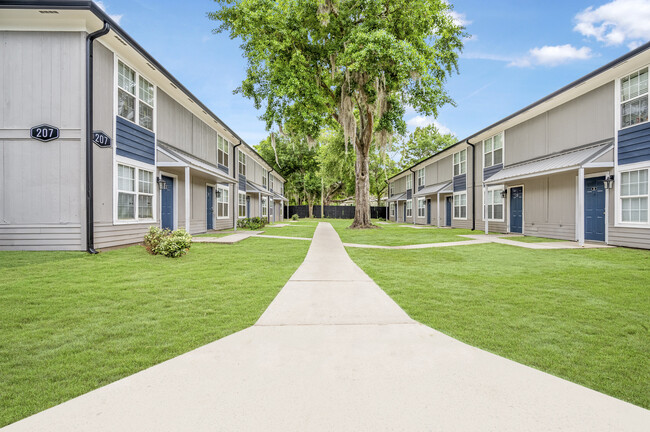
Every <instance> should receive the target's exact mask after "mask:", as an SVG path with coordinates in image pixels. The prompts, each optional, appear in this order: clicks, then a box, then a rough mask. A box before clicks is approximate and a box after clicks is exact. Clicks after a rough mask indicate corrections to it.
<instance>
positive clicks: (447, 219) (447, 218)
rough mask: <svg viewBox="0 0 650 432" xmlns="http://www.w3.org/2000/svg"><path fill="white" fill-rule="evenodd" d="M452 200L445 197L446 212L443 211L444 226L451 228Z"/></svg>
mask: <svg viewBox="0 0 650 432" xmlns="http://www.w3.org/2000/svg"><path fill="white" fill-rule="evenodd" d="M452 199H453V198H452V197H450V196H449V197H447V201H446V204H447V206H446V210H445V226H451V207H452V205H451V204H452V202H451V200H452Z"/></svg>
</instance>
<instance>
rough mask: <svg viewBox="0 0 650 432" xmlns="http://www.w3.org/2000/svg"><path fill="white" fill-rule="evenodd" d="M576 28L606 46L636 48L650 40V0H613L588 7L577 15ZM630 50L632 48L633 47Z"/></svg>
mask: <svg viewBox="0 0 650 432" xmlns="http://www.w3.org/2000/svg"><path fill="white" fill-rule="evenodd" d="M575 20H576V26H575V27H574V28H573V30H575V31H577V32H579V33H581V34H582V35H584V36H587V37H593V38H595V39H596V40H597V41H599V42H603V43H605V45H621V44H623V43H625V42H627V43H628V47H637V46H639V45H641V44H642V43H644V42H647V41H648V40H650V1H648V0H613V1H611V2H609V3H606V4H604V5H602V6H599V7H597V8H595V9H594V7H593V6H590V7H588V8H587V9H585V10H583V11H582V12H580V13H578V14H577V15H576V16H575ZM630 49H631V48H630Z"/></svg>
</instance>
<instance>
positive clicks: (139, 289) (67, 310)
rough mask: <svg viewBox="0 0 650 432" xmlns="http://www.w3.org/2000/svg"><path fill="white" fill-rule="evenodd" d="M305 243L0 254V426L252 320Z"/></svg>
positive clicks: (257, 242)
mask: <svg viewBox="0 0 650 432" xmlns="http://www.w3.org/2000/svg"><path fill="white" fill-rule="evenodd" d="M308 247H309V243H307V242H304V243H303V242H295V241H290V240H277V239H256V238H251V239H248V240H246V241H245V242H241V243H238V244H235V245H219V244H194V245H192V249H191V250H190V252H189V254H188V255H187V256H185V257H183V258H180V259H169V258H165V257H162V256H151V255H149V254H147V253H146V251H145V250H144V248H142V247H141V246H133V247H129V248H125V249H119V250H114V251H110V252H104V253H101V254H99V255H94V256H91V255H87V254H85V253H79V252H0V317H2V318H1V319H0V335H2V336H1V337H0V426H3V425H6V424H9V423H12V422H14V421H17V420H19V419H21V418H24V417H26V416H29V415H31V414H34V413H36V412H39V411H42V410H44V409H46V408H48V407H51V406H53V405H56V404H59V403H61V402H64V401H66V400H68V399H71V398H73V397H75V396H78V395H81V394H83V393H86V392H88V391H91V390H93V389H95V388H98V387H101V386H103V385H106V384H108V383H110V382H113V381H116V380H118V379H120V378H122V377H125V376H128V375H131V374H133V373H135V372H138V371H140V370H143V369H145V368H148V367H150V366H153V365H155V364H157V363H160V362H162V361H165V360H167V359H170V358H172V357H175V356H177V355H179V354H182V353H185V352H187V351H190V350H192V349H194V348H197V347H199V346H202V345H204V344H206V343H209V342H212V341H214V340H216V339H220V338H222V337H224V336H227V335H229V334H231V333H234V332H236V331H239V330H242V329H244V328H246V327H249V326H251V325H252V324H254V323H255V321H257V319H258V318H259V317H260V315H261V314H262V312H263V311H264V310H265V309H266V308H267V306H268V305H269V304H270V302H271V300H272V299H273V298H274V297H275V295H276V294H277V293H278V292H279V290H280V289H281V288H282V286H284V284H285V283H286V281H287V280H288V279H289V277H290V276H291V274H293V272H294V271H295V270H296V269H297V268H298V266H299V265H300V263H301V262H302V260H303V259H304V257H305V254H306V253H307V249H308ZM226 257H227V258H226ZM260 276H263V277H260ZM242 281H246V283H242Z"/></svg>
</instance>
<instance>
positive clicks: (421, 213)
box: [418, 198, 426, 218]
mask: <svg viewBox="0 0 650 432" xmlns="http://www.w3.org/2000/svg"><path fill="white" fill-rule="evenodd" d="M425 215H426V214H425V207H424V198H418V217H420V218H423V217H424V216H425Z"/></svg>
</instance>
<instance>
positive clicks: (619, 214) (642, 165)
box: [614, 161, 650, 229]
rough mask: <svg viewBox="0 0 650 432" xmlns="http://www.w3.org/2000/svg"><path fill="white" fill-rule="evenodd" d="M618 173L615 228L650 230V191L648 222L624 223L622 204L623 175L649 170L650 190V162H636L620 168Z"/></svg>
mask: <svg viewBox="0 0 650 432" xmlns="http://www.w3.org/2000/svg"><path fill="white" fill-rule="evenodd" d="M617 168H618V172H617V173H616V174H615V175H616V177H615V178H614V189H615V191H614V192H615V197H616V202H615V203H614V209H615V212H616V213H615V215H616V217H615V218H614V219H615V220H614V226H615V227H621V228H645V229H648V228H650V190H649V191H648V222H623V205H622V203H621V201H622V199H623V197H622V196H621V177H622V174H623V173H625V172H629V171H640V170H648V177H649V180H648V188H649V189H650V161H644V162H636V163H633V164H626V165H622V166H620V165H619V166H618V167H617Z"/></svg>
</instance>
